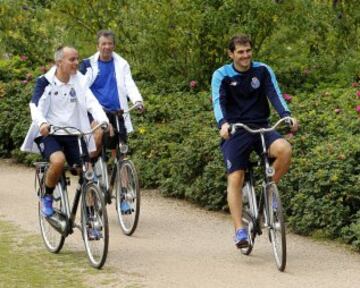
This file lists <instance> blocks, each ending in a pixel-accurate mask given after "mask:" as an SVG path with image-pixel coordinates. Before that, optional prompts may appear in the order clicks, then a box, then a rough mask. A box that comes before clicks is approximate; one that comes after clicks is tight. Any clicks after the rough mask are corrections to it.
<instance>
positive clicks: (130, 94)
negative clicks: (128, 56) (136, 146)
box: [80, 52, 143, 133]
mask: <svg viewBox="0 0 360 288" xmlns="http://www.w3.org/2000/svg"><path fill="white" fill-rule="evenodd" d="M99 56H100V53H99V52H96V53H95V54H94V55H92V56H91V57H90V58H87V59H85V60H83V62H82V63H81V65H80V71H81V73H83V74H84V75H85V76H86V79H87V84H88V86H89V87H91V85H92V84H93V83H94V81H95V79H96V77H97V75H98V74H99V65H98V60H99ZM112 57H113V59H114V67H115V74H116V84H117V89H118V94H119V102H120V107H121V109H123V110H127V109H128V107H129V106H128V98H129V99H130V101H131V102H132V103H133V104H135V102H138V101H141V102H142V101H143V98H142V96H141V94H140V92H139V89H138V88H137V86H136V84H135V82H134V80H133V78H132V76H131V71H130V66H129V63H128V62H127V61H126V60H125V59H124V58H122V57H121V56H120V55H119V54H117V53H115V52H113V53H112ZM125 127H126V130H127V132H128V133H130V132H132V131H133V126H132V123H131V119H130V115H127V116H126V117H125Z"/></svg>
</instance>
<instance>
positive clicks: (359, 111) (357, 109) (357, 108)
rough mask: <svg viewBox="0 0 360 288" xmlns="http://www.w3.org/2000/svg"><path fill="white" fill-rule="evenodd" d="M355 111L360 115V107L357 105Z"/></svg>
mask: <svg viewBox="0 0 360 288" xmlns="http://www.w3.org/2000/svg"><path fill="white" fill-rule="evenodd" d="M355 109H356V112H357V113H360V105H357V106H356V108H355Z"/></svg>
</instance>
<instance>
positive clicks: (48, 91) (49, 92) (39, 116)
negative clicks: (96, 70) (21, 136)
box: [21, 66, 109, 153]
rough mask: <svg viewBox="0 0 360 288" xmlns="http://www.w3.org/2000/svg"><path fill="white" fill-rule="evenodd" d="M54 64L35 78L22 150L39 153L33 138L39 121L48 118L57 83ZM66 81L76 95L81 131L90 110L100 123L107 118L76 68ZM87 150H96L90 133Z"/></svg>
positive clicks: (88, 123) (38, 131)
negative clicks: (43, 73) (28, 127)
mask: <svg viewBox="0 0 360 288" xmlns="http://www.w3.org/2000/svg"><path fill="white" fill-rule="evenodd" d="M55 72H56V66H53V67H52V68H51V69H50V70H49V71H48V72H47V73H46V74H45V75H42V76H40V77H39V78H38V79H37V82H36V86H35V90H34V93H33V96H32V99H31V101H30V112H31V118H32V123H31V126H30V129H29V130H28V132H27V135H26V137H25V140H24V143H23V144H22V146H21V150H22V151H25V152H34V153H39V152H40V151H39V149H38V147H37V144H36V143H35V142H34V139H35V138H36V137H38V136H40V126H41V124H42V123H48V124H52V123H49V122H48V121H47V118H46V117H47V114H48V112H49V107H50V102H51V101H52V99H53V97H57V94H58V91H57V90H58V87H57V85H56V82H55ZM68 83H69V85H71V86H72V88H73V89H74V91H75V94H76V97H77V108H76V109H78V113H79V123H78V124H79V127H76V128H78V129H80V130H81V131H83V132H87V131H90V129H91V127H90V121H89V117H88V112H90V113H91V114H92V115H93V117H94V119H95V120H97V121H98V122H99V123H102V122H107V123H109V120H108V118H107V117H106V114H105V112H104V111H103V109H102V107H101V105H100V103H99V102H98V101H97V99H96V98H95V96H94V95H93V94H92V92H91V91H90V89H89V88H88V87H87V85H86V79H85V77H84V75H82V74H81V73H80V72H79V71H78V72H77V73H76V74H75V75H71V76H70V80H69V82H68ZM89 138H90V139H88V140H89V141H87V143H88V150H89V152H92V151H95V150H96V147H95V142H94V139H93V137H89Z"/></svg>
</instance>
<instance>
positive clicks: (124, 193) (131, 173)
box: [115, 160, 141, 236]
mask: <svg viewBox="0 0 360 288" xmlns="http://www.w3.org/2000/svg"><path fill="white" fill-rule="evenodd" d="M117 165H118V166H117V173H116V179H115V189H116V211H117V215H118V220H119V224H120V227H121V230H122V232H123V233H124V234H125V235H127V236H130V235H132V234H133V233H134V231H135V229H136V227H137V225H138V221H139V216H140V198H141V196H140V185H139V178H138V176H137V172H136V169H135V166H134V164H133V162H132V161H131V160H123V161H120V162H118V164H117ZM122 205H127V206H126V208H128V209H126V211H124V210H122V209H121V208H122Z"/></svg>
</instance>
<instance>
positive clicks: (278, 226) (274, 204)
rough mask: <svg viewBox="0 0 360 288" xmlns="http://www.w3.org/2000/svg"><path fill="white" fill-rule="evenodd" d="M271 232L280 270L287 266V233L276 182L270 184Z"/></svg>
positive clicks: (276, 260)
mask: <svg viewBox="0 0 360 288" xmlns="http://www.w3.org/2000/svg"><path fill="white" fill-rule="evenodd" d="M267 189H268V191H267V192H268V203H269V229H270V230H269V233H270V241H271V245H272V248H273V252H274V257H275V262H276V266H277V268H278V269H279V270H280V271H284V270H285V266H286V235H285V223H284V215H283V208H282V204H281V199H280V195H279V191H278V189H277V186H276V185H275V184H270V185H269V186H268V188H267Z"/></svg>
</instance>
